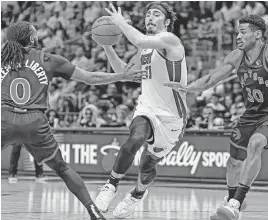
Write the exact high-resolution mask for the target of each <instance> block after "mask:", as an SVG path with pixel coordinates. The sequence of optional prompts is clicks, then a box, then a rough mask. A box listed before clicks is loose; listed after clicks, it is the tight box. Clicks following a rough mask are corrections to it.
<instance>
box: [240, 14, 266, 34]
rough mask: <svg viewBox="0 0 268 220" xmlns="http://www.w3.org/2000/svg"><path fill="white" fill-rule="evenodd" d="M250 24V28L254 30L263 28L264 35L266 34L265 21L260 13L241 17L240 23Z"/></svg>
mask: <svg viewBox="0 0 268 220" xmlns="http://www.w3.org/2000/svg"><path fill="white" fill-rule="evenodd" d="M246 23H248V24H249V28H250V29H251V30H252V31H256V30H261V32H262V35H264V33H265V31H266V24H265V21H264V20H263V19H262V17H261V16H259V15H249V16H247V17H243V18H240V19H239V24H246Z"/></svg>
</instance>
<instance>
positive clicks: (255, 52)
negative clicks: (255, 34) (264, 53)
mask: <svg viewBox="0 0 268 220" xmlns="http://www.w3.org/2000/svg"><path fill="white" fill-rule="evenodd" d="M262 46H263V42H262V41H258V42H257V43H256V44H255V45H254V47H252V48H251V49H248V50H245V53H246V56H247V59H248V61H249V62H250V63H251V62H253V61H254V60H255V59H257V56H259V54H260V50H261V48H262Z"/></svg>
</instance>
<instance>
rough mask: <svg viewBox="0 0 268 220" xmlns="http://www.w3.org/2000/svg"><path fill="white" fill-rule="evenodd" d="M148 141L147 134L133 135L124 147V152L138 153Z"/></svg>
mask: <svg viewBox="0 0 268 220" xmlns="http://www.w3.org/2000/svg"><path fill="white" fill-rule="evenodd" d="M145 141H146V135H145V134H137V133H136V134H132V135H130V137H129V138H128V140H127V142H126V144H124V145H123V146H122V147H123V148H124V150H126V151H128V152H129V153H135V154H136V153H137V151H138V150H139V149H140V148H141V146H142V145H143V144H144V143H145Z"/></svg>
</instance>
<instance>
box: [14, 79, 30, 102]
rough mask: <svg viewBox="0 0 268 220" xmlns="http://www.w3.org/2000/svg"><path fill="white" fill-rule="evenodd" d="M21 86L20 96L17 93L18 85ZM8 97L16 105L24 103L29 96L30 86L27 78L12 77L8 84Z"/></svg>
mask: <svg viewBox="0 0 268 220" xmlns="http://www.w3.org/2000/svg"><path fill="white" fill-rule="evenodd" d="M19 85H20V86H22V96H21V97H20V96H19V94H18V86H19ZM10 97H11V99H12V100H13V101H14V102H15V103H16V104H18V105H24V104H26V103H27V102H28V101H29V99H30V98H31V87H30V83H29V82H28V80H26V79H24V78H17V79H14V80H13V81H12V82H11V84H10Z"/></svg>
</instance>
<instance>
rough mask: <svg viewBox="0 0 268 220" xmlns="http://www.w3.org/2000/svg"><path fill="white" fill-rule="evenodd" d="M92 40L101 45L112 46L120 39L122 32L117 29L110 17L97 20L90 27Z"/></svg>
mask: <svg viewBox="0 0 268 220" xmlns="http://www.w3.org/2000/svg"><path fill="white" fill-rule="evenodd" d="M91 33H92V38H93V40H95V41H96V42H97V43H99V44H101V45H109V46H112V45H114V44H116V43H117V42H118V41H119V40H120V38H121V37H122V31H121V30H120V28H118V27H117V26H116V25H115V24H114V23H113V21H112V20H111V18H110V16H102V17H100V18H98V19H97V20H96V21H95V22H94V24H93V25H92V30H91Z"/></svg>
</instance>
